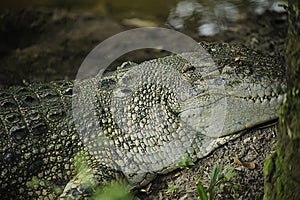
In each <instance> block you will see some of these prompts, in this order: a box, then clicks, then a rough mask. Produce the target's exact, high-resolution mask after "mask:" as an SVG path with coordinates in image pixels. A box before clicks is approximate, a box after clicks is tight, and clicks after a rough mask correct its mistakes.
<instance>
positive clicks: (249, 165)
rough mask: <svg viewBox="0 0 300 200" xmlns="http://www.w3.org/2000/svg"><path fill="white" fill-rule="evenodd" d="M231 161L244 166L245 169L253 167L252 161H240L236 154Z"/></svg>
mask: <svg viewBox="0 0 300 200" xmlns="http://www.w3.org/2000/svg"><path fill="white" fill-rule="evenodd" d="M233 162H234V163H236V164H238V165H241V166H244V167H246V168H247V169H255V163H254V162H242V161H240V159H239V158H238V157H237V156H236V157H234V158H233Z"/></svg>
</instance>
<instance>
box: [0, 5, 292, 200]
mask: <svg viewBox="0 0 300 200" xmlns="http://www.w3.org/2000/svg"><path fill="white" fill-rule="evenodd" d="M129 22H130V21H129ZM129 22H128V21H118V20H116V19H113V18H110V17H106V16H99V15H95V14H84V13H82V12H74V11H67V10H64V9H45V8H30V9H24V10H21V11H3V12H2V13H1V16H0V44H1V47H0V85H1V87H8V86H11V85H22V84H24V83H28V82H29V83H30V82H35V81H40V82H48V81H51V80H61V79H65V80H71V79H74V78H75V76H76V73H77V70H78V68H79V66H80V64H81V62H82V61H83V59H84V57H85V56H86V55H87V54H88V53H89V51H91V50H92V49H93V48H94V47H95V45H97V44H98V43H99V42H101V41H103V40H104V39H106V38H107V37H109V36H111V35H114V34H116V33H119V32H121V31H123V30H127V29H129V28H133V27H137V26H141V23H132V21H131V22H130V23H129ZM135 22H136V21H135ZM165 26H166V27H170V24H168V23H167V24H166V25H165ZM286 26H287V23H286V15H285V14H284V13H275V12H270V11H267V12H264V13H263V14H261V15H251V14H248V15H247V14H246V15H245V16H243V17H240V18H239V19H237V20H236V21H235V22H234V23H232V24H230V26H228V27H227V28H226V30H222V31H221V32H219V33H216V34H215V35H213V36H201V35H199V31H198V29H197V30H193V29H183V30H182V31H183V32H184V33H186V34H188V35H190V36H192V37H193V38H194V39H196V40H197V41H202V40H206V41H225V42H237V43H242V44H244V45H246V46H248V47H249V48H252V49H255V50H258V51H260V52H262V53H264V54H268V55H271V56H276V57H282V56H283V55H284V43H285V36H286ZM170 42H172V41H170ZM158 54H159V55H160V54H163V52H161V51H160V50H149V49H147V50H142V51H138V52H133V53H131V54H127V55H125V56H123V57H121V58H119V59H118V60H117V61H116V62H115V65H118V64H120V63H122V62H123V61H126V60H133V61H136V62H141V61H142V60H145V59H149V58H154V57H155V56H156V55H158ZM274 129H275V126H274V125H272V126H271V127H267V128H258V129H254V130H249V131H247V132H246V133H245V134H244V136H243V137H241V138H239V139H237V140H235V141H232V142H229V143H228V144H226V145H225V146H223V147H222V148H219V149H218V150H216V151H215V152H213V153H212V154H211V155H210V156H208V157H207V158H205V159H202V160H200V161H198V162H197V163H196V164H195V166H193V167H191V168H190V169H184V170H178V171H175V172H172V173H170V174H168V175H166V176H160V177H158V178H157V179H156V180H155V181H154V182H153V183H152V185H150V186H149V187H148V188H146V189H145V190H143V191H141V192H138V193H137V195H136V198H137V199H149V200H150V199H181V200H183V199H197V198H198V197H197V193H196V186H197V184H196V183H197V179H198V176H199V172H200V171H201V170H204V176H203V183H204V186H208V183H209V180H210V178H209V175H210V174H211V171H212V167H213V166H214V165H218V164H221V165H222V166H232V167H233V168H234V169H235V173H236V176H235V177H234V178H233V179H232V182H233V183H234V184H237V185H240V188H239V189H237V190H235V191H234V192H232V193H229V192H226V193H222V194H221V196H219V197H218V198H219V199H262V195H263V175H262V169H263V162H264V160H265V158H266V157H267V156H268V155H269V154H270V153H271V152H272V151H273V150H274V148H275V144H276V137H275V133H274ZM235 156H238V157H239V158H240V160H242V161H251V162H254V163H255V164H256V167H255V169H252V170H249V169H247V168H244V167H241V166H239V165H237V164H235V163H234V162H233V158H234V157H235ZM172 185H173V186H174V185H177V186H178V187H176V189H175V190H174V191H173V192H167V191H168V189H169V188H170V187H171V186H172Z"/></svg>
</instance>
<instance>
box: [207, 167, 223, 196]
mask: <svg viewBox="0 0 300 200" xmlns="http://www.w3.org/2000/svg"><path fill="white" fill-rule="evenodd" d="M221 171H222V166H221V165H218V166H214V168H213V171H212V177H211V180H210V184H209V188H208V193H209V197H210V199H214V197H215V189H216V183H217V181H218V179H219V178H220V173H221Z"/></svg>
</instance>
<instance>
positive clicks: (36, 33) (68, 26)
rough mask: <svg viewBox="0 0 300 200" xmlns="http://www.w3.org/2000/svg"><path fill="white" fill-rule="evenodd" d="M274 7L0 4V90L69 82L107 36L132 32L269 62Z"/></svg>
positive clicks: (65, 0)
mask: <svg viewBox="0 0 300 200" xmlns="http://www.w3.org/2000/svg"><path fill="white" fill-rule="evenodd" d="M280 4H284V2H280V1H277V0H243V1H240V0H160V1H146V0H22V1H19V0H9V1H1V2H0V87H8V86H11V85H22V84H24V83H31V82H35V81H40V82H49V81H51V80H61V79H64V80H73V79H74V78H75V77H76V73H77V70H78V68H79V67H80V65H81V63H82V61H83V60H84V58H85V57H86V56H87V55H88V53H89V52H90V51H91V50H92V49H93V48H94V47H95V46H96V45H98V44H99V43H100V42H102V41H103V40H105V39H107V38H109V37H110V36H112V35H114V34H117V33H120V32H122V31H124V30H128V29H131V28H136V27H153V26H155V27H156V26H159V27H166V28H171V29H175V30H178V31H181V32H183V33H185V34H187V35H189V36H191V37H192V38H194V39H195V40H197V41H217V42H236V43H241V44H243V45H246V46H248V47H249V48H251V49H255V50H258V51H262V52H263V53H265V54H269V55H271V56H274V55H281V52H282V49H283V45H284V38H285V34H286V11H285V10H284V7H283V6H280ZM278 5H279V6H278ZM170 42H173V41H170ZM182 45H184V44H182ZM107 52H110V50H109V49H108V50H107ZM167 53H168V52H164V51H162V50H157V49H144V50H141V51H134V52H131V53H128V54H126V55H124V56H122V57H120V58H116V61H115V62H114V63H113V64H112V69H113V68H114V67H116V66H118V65H120V64H121V63H122V62H124V61H128V60H131V61H134V62H137V63H139V62H142V61H144V60H147V59H151V58H157V57H160V56H164V55H166V54H167Z"/></svg>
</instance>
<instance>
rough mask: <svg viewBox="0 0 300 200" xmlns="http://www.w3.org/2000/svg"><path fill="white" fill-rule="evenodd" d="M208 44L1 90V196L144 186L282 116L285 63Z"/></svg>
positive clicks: (67, 195) (69, 195)
mask: <svg viewBox="0 0 300 200" xmlns="http://www.w3.org/2000/svg"><path fill="white" fill-rule="evenodd" d="M201 45H202V47H203V48H204V49H205V50H206V52H205V53H201V54H199V52H187V53H183V54H181V55H170V56H167V57H163V58H158V59H153V60H150V61H145V62H143V63H140V64H134V63H130V62H126V63H124V64H123V65H122V66H120V67H118V68H117V69H116V70H115V71H112V72H107V73H104V74H103V75H102V76H97V77H94V78H91V79H87V80H81V81H53V82H50V83H31V84H28V85H25V86H11V87H9V88H7V89H1V90H0V104H1V107H0V137H1V141H0V173H1V174H0V176H1V178H0V194H1V198H2V199H57V198H60V199H81V198H83V199H84V198H89V197H90V195H91V194H92V193H93V191H94V189H95V188H96V187H103V186H105V185H107V184H109V183H111V182H114V181H117V182H126V183H127V184H128V185H129V186H130V187H131V188H139V187H142V186H145V185H146V184H148V183H149V182H151V181H152V180H153V179H154V178H155V177H156V175H157V174H165V173H168V172H170V171H172V170H174V169H176V168H178V167H179V166H178V162H179V161H180V160H181V159H183V158H186V157H187V158H189V159H191V160H192V161H195V160H197V159H201V158H203V157H204V156H207V155H208V154H209V153H211V152H212V151H213V150H214V149H216V148H217V147H219V146H221V145H222V144H224V143H225V142H227V141H228V140H231V139H233V138H236V137H238V136H239V132H240V131H242V130H244V129H248V128H251V127H253V126H256V125H258V124H261V123H265V122H268V121H270V120H274V119H276V118H278V115H279V114H278V111H279V108H280V105H281V102H282V101H283V98H284V90H285V69H284V65H283V64H282V63H283V62H282V60H280V59H279V58H274V57H268V56H264V55H262V54H261V53H258V52H255V51H253V50H250V49H248V48H246V47H244V46H242V45H233V44H228V43H206V42H202V43H201ZM199 55H200V57H201V58H200V57H199ZM75 91H76V92H75ZM78 91H79V92H78ZM90 94H92V95H90ZM87 96H91V97H92V98H87ZM74 99H75V101H74ZM89 103H90V104H89ZM82 105H87V106H82ZM89 105H92V106H89ZM74 110H75V111H76V115H74ZM92 118H93V119H95V120H91V119H92Z"/></svg>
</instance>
